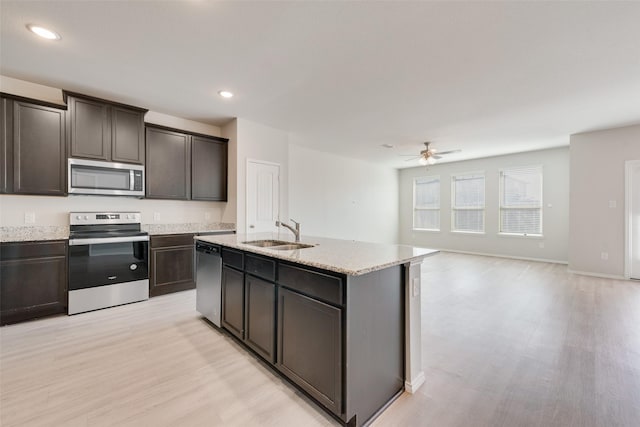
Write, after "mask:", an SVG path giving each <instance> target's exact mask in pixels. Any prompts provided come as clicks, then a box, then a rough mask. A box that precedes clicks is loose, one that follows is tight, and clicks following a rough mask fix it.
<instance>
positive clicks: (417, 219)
mask: <svg viewBox="0 0 640 427" xmlns="http://www.w3.org/2000/svg"><path fill="white" fill-rule="evenodd" d="M413 191H414V193H413V228H414V229H421V230H440V177H436V176H430V177H422V178H416V179H415V180H414V182H413Z"/></svg>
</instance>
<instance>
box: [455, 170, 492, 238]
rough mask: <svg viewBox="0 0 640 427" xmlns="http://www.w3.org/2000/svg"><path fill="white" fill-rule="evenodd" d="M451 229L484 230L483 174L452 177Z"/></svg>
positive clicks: (477, 231) (478, 231)
mask: <svg viewBox="0 0 640 427" xmlns="http://www.w3.org/2000/svg"><path fill="white" fill-rule="evenodd" d="M452 191H453V197H452V212H451V216H452V218H451V224H452V226H451V229H452V230H453V231H468V232H476V233H481V232H484V204H485V200H484V174H479V173H478V174H467V175H456V176H453V177H452Z"/></svg>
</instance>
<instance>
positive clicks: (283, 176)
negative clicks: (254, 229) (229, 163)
mask: <svg viewBox="0 0 640 427" xmlns="http://www.w3.org/2000/svg"><path fill="white" fill-rule="evenodd" d="M236 130H237V145H236V147H237V161H236V168H237V169H236V171H237V174H236V178H237V182H236V195H237V200H236V206H237V221H236V229H237V230H238V232H239V233H246V222H247V210H246V192H247V160H248V159H253V160H263V161H267V162H271V163H278V164H279V165H280V218H281V219H282V220H285V219H286V218H288V212H289V198H288V188H287V182H288V179H289V152H288V147H289V142H288V139H289V137H288V134H287V132H285V131H282V130H279V129H274V128H271V127H268V126H264V125H261V124H258V123H254V122H251V121H249V120H245V119H240V118H239V119H237V120H236Z"/></svg>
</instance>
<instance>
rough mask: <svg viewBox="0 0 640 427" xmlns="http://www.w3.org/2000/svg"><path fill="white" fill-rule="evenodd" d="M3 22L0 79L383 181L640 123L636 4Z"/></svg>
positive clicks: (10, 17)
mask: <svg viewBox="0 0 640 427" xmlns="http://www.w3.org/2000/svg"><path fill="white" fill-rule="evenodd" d="M0 14H1V15H2V16H1V19H2V21H1V34H0V35H1V41H0V73H1V74H3V75H6V76H9V77H14V78H19V79H23V80H28V81H32V82H36V83H41V84H45V85H49V86H53V87H60V88H64V89H68V90H73V91H76V92H82V93H87V94H92V95H95V96H101V97H104V98H108V99H112V100H116V101H120V102H125V103H130V104H133V105H138V106H141V107H146V108H149V109H151V110H154V111H158V112H162V113H166V114H171V115H175V116H179V117H184V118H188V119H192V120H197V121H202V122H207V123H211V124H217V125H220V124H223V123H225V122H226V121H228V120H229V119H230V118H232V117H242V118H245V119H248V120H251V121H255V122H258V123H262V124H266V125H269V126H272V127H275V128H278V129H282V130H286V131H289V132H291V133H292V135H293V136H292V141H294V142H295V143H299V144H303V145H307V146H309V147H312V148H316V149H319V150H322V151H328V152H333V153H337V154H342V155H345V156H350V157H356V158H361V159H365V160H369V161H373V162H380V163H383V164H386V165H389V166H394V167H407V166H414V165H415V163H411V162H405V161H404V158H402V157H400V156H399V154H407V153H409V154H410V153H413V152H416V153H417V152H418V151H419V150H420V149H421V148H422V146H421V142H422V141H425V140H431V141H433V142H434V146H435V147H436V148H439V149H440V150H441V151H444V150H451V149H458V148H459V149H462V152H461V153H459V154H456V155H451V156H450V157H449V159H450V160H459V159H466V158H475V157H482V156H486V155H497V154H503V153H509V152H519V151H528V150H533V149H541V148H546V147H554V146H561V145H567V144H568V141H569V135H570V134H572V133H577V132H583V131H588V130H594V129H600V128H606V127H614V126H620V125H625V124H633V123H640V24H639V22H640V2H587V3H582V2H511V3H504V2H491V3H485V2H468V3H467V2H465V3H462V2H310V1H305V2H277V3H276V2H265V1H262V2H211V1H204V0H200V1H197V0H190V1H162V2H157V1H156V2H152V1H128V2H119V1H117V2H116V1H68V0H65V1H43V2H39V1H6V0H2V1H1V2H0ZM28 23H34V24H40V25H43V26H47V27H50V28H52V29H54V30H55V31H57V32H59V33H60V34H61V35H62V40H61V41H58V42H50V41H45V40H41V39H38V38H37V37H35V36H34V35H33V34H31V33H29V32H28V31H27V30H26V29H25V25H26V24H28ZM221 89H228V90H231V91H232V92H234V93H235V95H236V96H235V97H234V98H233V99H231V100H223V99H221V98H220V97H219V96H218V95H217V91H218V90H221ZM382 144H393V145H395V146H396V148H394V149H386V148H382V147H381V145H382ZM604 148H605V149H606V147H604Z"/></svg>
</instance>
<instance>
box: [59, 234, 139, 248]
mask: <svg viewBox="0 0 640 427" xmlns="http://www.w3.org/2000/svg"><path fill="white" fill-rule="evenodd" d="M148 241H149V236H130V237H102V238H99V237H98V238H95V239H69V246H81V245H102V244H105V243H130V242H148Z"/></svg>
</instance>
